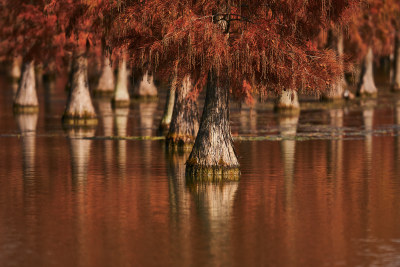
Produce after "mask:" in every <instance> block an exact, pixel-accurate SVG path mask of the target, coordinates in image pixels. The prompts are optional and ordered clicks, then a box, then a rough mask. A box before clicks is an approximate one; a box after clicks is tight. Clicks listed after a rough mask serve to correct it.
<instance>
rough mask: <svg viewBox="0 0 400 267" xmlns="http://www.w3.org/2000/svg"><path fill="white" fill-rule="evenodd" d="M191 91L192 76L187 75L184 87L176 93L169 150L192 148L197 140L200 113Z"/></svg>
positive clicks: (168, 136) (169, 136)
mask: <svg viewBox="0 0 400 267" xmlns="http://www.w3.org/2000/svg"><path fill="white" fill-rule="evenodd" d="M191 90H192V81H191V79H190V75H186V77H185V78H184V79H183V81H182V86H181V87H180V88H179V89H178V90H176V93H175V94H176V97H175V99H176V101H175V105H174V110H173V114H172V120H171V125H170V128H169V132H168V135H167V139H166V141H167V146H168V147H169V148H177V147H179V148H183V149H185V148H191V147H192V145H193V143H194V141H195V139H196V135H197V132H198V130H199V111H198V107H197V103H196V100H195V99H192V98H191V97H190V92H191Z"/></svg>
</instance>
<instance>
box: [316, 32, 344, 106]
mask: <svg viewBox="0 0 400 267" xmlns="http://www.w3.org/2000/svg"><path fill="white" fill-rule="evenodd" d="M328 48H330V49H332V50H334V51H336V54H337V56H338V57H339V62H340V64H341V67H342V68H343V59H342V58H343V53H344V45H343V33H342V32H341V31H340V30H335V29H331V30H330V31H329V36H328ZM345 88H346V80H345V77H344V72H343V71H342V73H341V75H340V77H339V78H338V79H337V80H336V81H335V82H334V83H333V84H331V85H329V86H328V88H327V90H326V92H324V93H323V94H322V99H323V100H328V101H333V100H339V99H343V93H344V91H345Z"/></svg>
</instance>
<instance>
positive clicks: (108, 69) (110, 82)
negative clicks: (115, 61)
mask: <svg viewBox="0 0 400 267" xmlns="http://www.w3.org/2000/svg"><path fill="white" fill-rule="evenodd" d="M114 88H115V83H114V71H113V69H112V66H111V62H110V58H109V57H108V56H107V55H104V56H103V66H102V68H101V74H100V79H99V82H98V84H97V88H96V90H95V91H94V93H95V95H96V96H112V95H113V94H114Z"/></svg>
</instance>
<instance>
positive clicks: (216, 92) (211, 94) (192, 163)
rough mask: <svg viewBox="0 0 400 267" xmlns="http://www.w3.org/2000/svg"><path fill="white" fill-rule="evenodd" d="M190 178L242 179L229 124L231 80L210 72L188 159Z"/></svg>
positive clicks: (187, 166)
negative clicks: (220, 79)
mask: <svg viewBox="0 0 400 267" xmlns="http://www.w3.org/2000/svg"><path fill="white" fill-rule="evenodd" d="M186 175H187V178H188V179H189V180H207V181H213V180H238V179H239V176H240V171H239V162H238V160H237V157H236V153H235V150H234V147H233V139H232V135H231V128H230V125H229V83H228V82H225V81H224V82H222V81H218V77H217V76H216V73H215V72H214V71H211V72H210V73H209V75H208V81H207V93H206V100H205V103H204V110H203V115H202V118H201V123H200V128H199V132H198V134H197V137H196V141H195V143H194V146H193V149H192V152H191V154H190V156H189V159H188V161H187V162H186Z"/></svg>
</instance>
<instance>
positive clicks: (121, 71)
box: [113, 57, 130, 107]
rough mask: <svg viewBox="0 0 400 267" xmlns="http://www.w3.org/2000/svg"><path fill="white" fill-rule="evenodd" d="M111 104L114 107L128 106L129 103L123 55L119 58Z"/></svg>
mask: <svg viewBox="0 0 400 267" xmlns="http://www.w3.org/2000/svg"><path fill="white" fill-rule="evenodd" d="M113 104H114V106H115V107H129V104H130V97H129V92H128V71H127V68H126V58H125V57H121V58H120V62H119V66H118V77H117V84H116V86H115V93H114V98H113Z"/></svg>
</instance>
